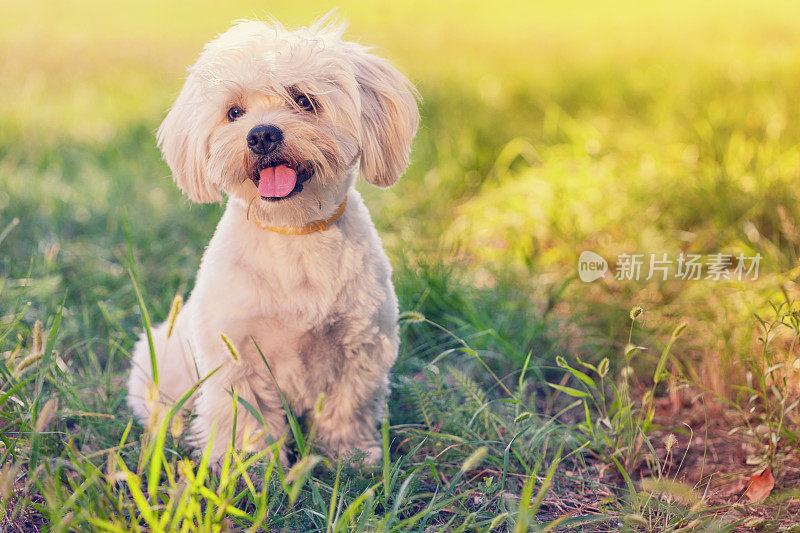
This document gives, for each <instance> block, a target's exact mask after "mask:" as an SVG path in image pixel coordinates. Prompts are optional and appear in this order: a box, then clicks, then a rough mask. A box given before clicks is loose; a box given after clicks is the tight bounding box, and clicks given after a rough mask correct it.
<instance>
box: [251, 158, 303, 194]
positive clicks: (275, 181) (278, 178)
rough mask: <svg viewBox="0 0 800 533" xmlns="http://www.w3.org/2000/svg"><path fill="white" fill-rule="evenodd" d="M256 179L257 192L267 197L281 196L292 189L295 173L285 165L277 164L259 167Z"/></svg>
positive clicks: (295, 180)
mask: <svg viewBox="0 0 800 533" xmlns="http://www.w3.org/2000/svg"><path fill="white" fill-rule="evenodd" d="M258 179H259V181H258V194H260V195H261V196H264V197H267V198H282V197H284V196H286V195H287V194H289V193H290V192H292V189H294V186H295V184H296V183H297V174H296V173H295V171H294V170H292V169H291V168H289V167H287V166H286V165H278V166H277V167H267V168H263V169H261V172H259V173H258Z"/></svg>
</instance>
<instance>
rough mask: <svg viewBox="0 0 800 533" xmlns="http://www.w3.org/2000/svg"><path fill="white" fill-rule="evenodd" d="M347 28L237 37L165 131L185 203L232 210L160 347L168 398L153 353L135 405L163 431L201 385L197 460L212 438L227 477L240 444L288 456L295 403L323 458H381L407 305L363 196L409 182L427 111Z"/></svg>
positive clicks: (164, 144) (163, 142) (247, 24)
mask: <svg viewBox="0 0 800 533" xmlns="http://www.w3.org/2000/svg"><path fill="white" fill-rule="evenodd" d="M343 29H344V28H343V26H341V25H336V24H331V23H329V22H325V21H321V22H317V23H315V24H313V25H312V26H310V27H308V28H301V29H299V30H296V31H289V30H287V29H286V28H284V27H283V26H281V25H280V24H278V23H274V22H270V23H265V22H258V21H244V22H239V23H237V24H235V25H234V26H233V27H232V28H231V29H230V30H228V31H227V32H225V33H224V34H222V35H220V36H219V37H218V38H216V39H214V40H213V41H211V42H210V43H208V44H207V45H206V46H205V48H204V50H203V52H202V53H201V55H200V58H199V59H198V61H197V62H196V63H195V64H194V66H192V67H191V68H190V69H189V74H188V77H187V79H186V83H185V85H184V86H183V89H182V90H181V92H180V95H179V96H178V99H177V101H176V102H175V104H174V105H173V107H172V108H171V110H170V111H169V113H168V114H167V116H166V118H165V119H164V122H163V123H162V124H161V126H160V128H159V129H158V134H157V138H158V144H159V147H160V148H161V151H162V153H163V156H164V159H165V160H166V162H167V164H168V165H169V166H170V168H171V170H172V173H173V178H174V180H175V182H176V183H177V185H178V187H180V188H181V189H182V190H183V191H184V192H185V193H186V195H187V196H188V197H189V198H190V199H192V200H194V201H196V202H218V201H221V200H222V195H221V193H222V192H224V193H225V195H226V196H227V198H228V200H227V207H226V209H225V213H224V214H223V216H222V219H221V220H220V222H219V225H218V226H217V229H216V232H215V233H214V236H213V237H212V239H211V242H210V243H209V245H208V248H207V249H206V252H205V254H204V256H203V259H202V262H201V264H200V269H199V271H198V273H197V281H196V283H195V287H194V290H193V291H192V293H191V296H190V298H189V299H188V300H187V302H186V305H185V306H183V308H182V309H181V310H180V312H179V313H178V315H177V318H176V319H175V321H174V324H167V323H164V324H161V325H160V326H158V327H157V328H155V329H154V330H153V332H152V340H153V346H154V353H155V359H156V362H157V365H156V370H157V376H158V386H157V387H156V386H155V385H154V381H155V380H154V377H153V371H152V368H151V367H152V365H151V351H150V347H149V342H148V341H147V339H146V337H145V336H143V337H142V338H141V339H140V340H139V342H138V343H137V344H136V347H135V349H134V353H133V367H132V371H131V376H130V381H129V396H128V403H129V405H130V407H131V408H132V409H133V411H134V413H135V414H136V416H137V417H139V418H140V419H141V420H143V421H147V420H152V419H153V417H154V416H157V415H158V413H160V412H164V411H163V409H164V406H165V404H166V405H167V406H168V405H170V403H174V402H176V401H177V400H178V399H179V398H181V397H182V396H183V395H184V394H185V393H186V392H187V391H189V390H191V389H192V388H193V387H194V386H195V385H197V384H198V383H199V387H198V389H197V392H196V394H195V395H194V396H193V399H192V400H190V401H189V403H187V404H185V405H186V407H189V408H191V409H192V410H193V412H194V413H195V414H196V417H195V418H194V419H193V420H192V422H191V425H190V427H189V434H190V437H191V438H192V439H193V442H194V443H195V444H196V445H197V446H198V447H201V448H204V447H205V446H206V445H208V443H209V441H211V440H212V435H216V438H213V442H212V444H211V455H212V459H215V460H218V459H220V458H221V457H222V456H223V454H224V453H225V450H226V447H227V446H228V444H229V443H230V442H231V435H232V433H233V432H234V431H235V437H234V439H235V443H236V446H237V447H239V448H244V449H249V450H256V449H259V448H261V449H263V447H264V446H266V445H267V442H268V440H269V439H275V440H278V439H280V437H281V436H282V435H283V434H284V432H285V431H286V427H287V422H286V416H285V413H284V407H283V405H284V403H283V402H284V400H285V401H286V403H287V404H288V405H289V407H290V409H291V410H292V412H293V413H295V414H297V415H307V416H309V417H310V418H311V422H312V423H313V424H314V425H315V427H316V432H317V435H318V439H319V443H320V445H321V446H322V448H323V449H324V450H326V451H327V452H328V453H330V454H333V455H336V454H342V453H347V452H351V451H353V450H356V449H357V450H361V451H363V452H365V453H366V457H367V460H368V461H373V462H374V461H378V460H379V459H380V456H381V447H380V445H379V442H378V439H377V423H378V421H379V420H380V419H381V418H382V416H383V406H384V402H385V400H386V397H387V392H388V377H387V376H388V373H389V370H390V368H391V366H392V364H393V363H394V361H395V359H396V357H397V351H398V347H399V338H398V327H397V318H398V309H397V298H396V296H395V293H394V288H393V287H392V283H391V266H390V265H389V261H388V259H387V258H386V254H385V253H384V251H383V248H382V246H381V242H380V240H379V238H378V234H377V232H376V230H375V227H374V226H373V224H372V221H371V219H370V216H369V213H368V211H367V208H366V207H365V206H364V202H363V201H362V199H361V196H360V195H359V194H358V192H356V190H355V188H354V183H355V181H356V177H357V175H358V174H359V171H360V174H361V175H362V176H363V178H364V179H365V180H366V181H367V182H369V183H371V184H373V185H377V186H379V187H387V186H389V185H392V184H393V183H394V182H395V181H396V180H397V179H398V178H399V177H400V176H401V175H402V174H403V172H404V171H405V169H406V166H407V165H408V157H409V150H410V146H411V140H412V138H413V136H414V134H415V133H416V130H417V124H418V122H419V112H418V109H417V102H416V96H417V95H416V91H415V89H414V87H413V86H412V85H411V83H410V82H409V81H408V80H407V79H406V78H405V77H404V76H403V75H402V74H401V73H400V72H398V71H397V70H395V69H394V68H393V67H392V66H391V65H390V64H389V63H388V62H387V61H385V60H384V59H381V58H379V57H377V56H375V55H373V54H372V53H370V51H369V50H368V49H367V48H365V47H364V46H361V45H359V44H356V43H352V42H347V41H344V40H342V33H343ZM262 354H263V358H262ZM265 360H266V361H265ZM265 362H266V363H267V364H265ZM208 376H210V377H208ZM281 394H282V395H283V397H284V399H283V400H282V398H281ZM234 395H238V398H240V399H241V400H244V401H245V402H246V403H247V404H249V406H252V407H255V408H256V409H257V410H258V411H259V412H260V414H261V417H262V418H263V420H264V422H265V424H266V428H262V424H261V422H260V421H259V420H257V419H256V417H254V416H253V414H252V413H251V410H250V409H248V408H246V407H245V406H244V405H243V404H242V402H240V403H239V405H238V408H236V409H234ZM320 398H322V400H321V407H320V405H317V404H318V402H320ZM315 405H317V407H316V408H315ZM259 432H260V435H259ZM254 436H255V437H254ZM281 454H282V455H281V457H282V460H284V461H285V460H286V455H285V451H282V452H281Z"/></svg>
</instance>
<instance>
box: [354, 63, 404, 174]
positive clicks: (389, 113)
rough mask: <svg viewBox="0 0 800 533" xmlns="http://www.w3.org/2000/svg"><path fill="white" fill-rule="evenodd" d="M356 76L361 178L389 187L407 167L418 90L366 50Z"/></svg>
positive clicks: (356, 69)
mask: <svg viewBox="0 0 800 533" xmlns="http://www.w3.org/2000/svg"><path fill="white" fill-rule="evenodd" d="M355 75H356V81H357V82H358V87H359V93H360V95H361V132H360V133H361V175H362V176H364V179H366V180H367V181H368V182H369V183H371V184H373V185H377V186H378V187H388V186H390V185H392V184H393V183H394V182H396V181H397V180H398V179H399V178H400V176H402V175H403V172H405V170H406V167H407V166H408V155H409V152H410V150H411V139H413V138H414V134H415V133H416V132H417V126H418V125H419V109H418V108H417V99H416V97H417V91H416V89H415V88H414V86H413V85H412V84H411V82H410V81H408V79H407V78H406V77H405V76H403V75H402V74H401V73H400V72H398V71H397V69H395V68H394V67H392V66H391V65H390V64H389V62H388V61H386V60H384V59H381V58H379V57H377V56H374V55H372V54H370V53H367V52H365V51H363V50H359V51H358V52H357V53H356V59H355Z"/></svg>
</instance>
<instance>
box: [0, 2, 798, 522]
mask: <svg viewBox="0 0 800 533" xmlns="http://www.w3.org/2000/svg"><path fill="white" fill-rule="evenodd" d="M330 7H331V6H330V5H328V4H325V3H322V2H314V3H311V4H304V5H303V6H302V7H300V6H289V5H281V6H277V5H276V6H275V7H274V11H273V14H274V15H275V16H276V17H278V18H279V19H280V20H282V21H285V22H287V23H289V24H301V23H307V22H308V21H309V20H310V19H311V18H313V17H314V16H316V15H320V14H322V13H324V12H326V11H328V9H329V8H330ZM122 9H123V8H121V7H120V6H119V5H117V4H113V3H100V2H96V1H94V0H80V1H77V2H71V3H70V4H69V6H68V7H67V5H66V4H64V5H62V4H59V3H57V2H51V1H43V0H37V1H33V2H27V3H24V4H21V3H18V4H14V5H10V6H4V7H3V8H2V12H3V16H2V17H0V75H2V77H3V79H4V80H7V82H6V83H5V84H4V94H3V99H2V100H0V354H2V358H0V458H1V459H0V498H2V501H3V509H2V513H3V514H2V522H0V523H2V524H3V527H4V528H5V529H9V530H12V531H14V530H17V531H27V530H38V529H53V530H73V529H76V530H77V529H80V530H121V531H130V530H140V529H141V530H144V529H146V530H151V531H155V530H160V529H161V530H177V529H181V528H185V529H187V530H209V529H215V530H219V531H222V530H230V529H234V530H247V529H248V528H249V529H250V530H258V529H259V528H261V529H285V530H319V531H322V530H324V531H340V530H368V531H373V530H385V531H390V530H395V531H409V530H419V531H422V530H431V529H440V530H452V531H466V530H470V531H473V530H484V531H485V530H514V531H525V530H528V529H533V530H547V529H548V528H549V529H558V528H562V529H563V528H569V527H572V528H578V529H583V530H608V529H619V527H620V526H618V525H617V524H623V526H622V527H623V528H627V529H629V530H637V531H674V530H679V529H680V528H690V529H693V530H701V529H707V530H725V529H731V528H734V527H745V525H747V524H750V525H752V524H753V523H754V522H742V520H741V519H742V517H743V516H745V515H746V513H745V514H742V513H739V514H736V513H734V511H735V509H734V508H733V507H730V506H719V505H717V504H714V503H710V502H711V499H712V498H711V496H710V492H709V491H710V490H711V489H710V488H709V487H710V485H709V484H708V483H700V482H698V483H694V482H691V483H688V484H687V482H686V481H685V479H684V478H683V477H679V475H678V474H677V473H675V469H674V466H675V464H676V463H677V464H680V463H681V462H682V461H681V460H679V459H678V455H679V453H683V454H685V453H687V452H686V450H684V451H682V452H681V451H679V450H678V449H677V448H675V446H674V445H673V446H672V447H668V446H666V445H665V444H664V443H662V442H661V441H660V439H661V438H662V437H663V436H664V435H665V433H664V430H662V429H661V428H659V427H658V426H659V425H663V424H664V423H665V422H664V421H663V420H659V419H658V416H657V409H656V408H655V405H656V403H657V400H658V399H659V398H663V397H670V398H671V397H673V396H674V395H680V394H690V393H689V392H682V391H688V390H691V391H693V392H691V394H695V393H698V391H699V392H702V393H703V397H704V398H705V400H706V404H707V405H708V406H709V407H708V408H709V409H711V410H712V411H713V410H714V409H717V411H715V412H716V413H717V414H718V415H720V416H719V418H723V416H722V414H726V416H727V413H729V412H733V413H735V415H736V416H734V417H733V418H725V422H724V424H727V427H726V430H727V429H730V430H731V431H732V434H733V437H732V438H740V436H742V437H741V438H747V439H748V442H753V443H755V444H754V446H755V449H754V452H753V454H752V456H753V458H754V460H753V463H754V464H753V465H751V466H752V468H753V469H756V468H763V467H771V468H772V469H773V470H774V471H775V473H776V475H778V474H779V472H780V469H781V467H782V465H785V464H786V463H787V461H790V459H791V457H792V456H793V454H794V453H795V451H796V449H797V446H798V443H799V442H798V441H799V440H800V439H799V438H798V428H797V417H796V407H797V403H796V402H797V398H798V394H800V381H799V380H798V376H799V375H800V374H798V372H799V371H798V368H797V365H795V364H794V362H795V359H796V357H797V343H796V339H797V335H798V333H797V332H798V326H797V310H796V307H797V305H796V302H797V300H798V291H799V290H800V289H798V286H797V282H796V279H797V274H798V272H797V267H796V265H797V260H798V257H800V239H799V238H798V234H800V232H798V227H799V225H800V197H798V196H799V194H800V193H798V188H797V183H800V145H799V144H798V139H800V116H799V114H800V110H798V107H797V106H796V105H794V103H793V102H794V95H795V94H797V93H798V89H800V42H798V39H799V38H798V36H797V32H796V31H795V27H794V24H793V21H795V20H797V17H798V15H800V8H798V7H797V6H796V5H795V4H793V3H791V2H782V1H777V0H775V1H770V2H767V4H764V3H763V2H751V1H742V2H737V3H735V4H733V5H731V4H729V3H723V2H716V1H713V2H708V3H705V4H703V5H701V6H697V5H694V4H693V3H690V2H685V1H678V2H671V3H666V2H662V3H656V4H641V3H635V2H621V3H615V4H613V5H608V6H601V5H598V4H596V3H590V2H585V1H582V0H573V1H569V2H566V3H560V4H558V5H545V4H541V5H537V4H530V5H527V6H522V5H516V4H514V5H512V4H511V3H508V4H505V3H501V4H496V3H492V4H486V3H479V2H468V3H467V4H463V3H458V4H455V3H447V2H446V3H440V4H432V3H423V2H406V3H403V4H392V5H391V6H383V7H380V8H379V7H376V6H375V5H373V4H371V3H366V2H348V3H346V4H343V5H342V7H341V8H340V10H339V12H340V14H341V15H342V16H343V17H345V18H347V19H348V20H349V21H350V23H351V29H350V30H348V33H347V35H348V36H349V37H351V38H353V39H357V40H359V41H362V42H365V43H371V44H375V45H377V47H378V49H379V52H380V53H383V54H384V55H386V56H388V57H390V58H392V59H393V60H394V62H395V63H396V64H397V65H398V66H399V67H400V68H401V69H402V70H403V71H405V72H407V73H408V74H409V76H410V78H411V79H412V80H414V82H415V83H416V84H417V86H418V88H419V90H420V92H421V94H422V95H423V102H422V104H421V105H422V108H421V111H422V116H423V123H422V128H421V130H420V132H419V135H418V137H417V139H416V141H415V145H414V151H413V162H412V166H411V168H410V169H409V171H408V173H407V175H406V177H405V178H404V179H403V180H401V181H400V182H399V183H398V184H397V186H395V187H393V188H392V189H390V190H388V191H378V190H374V189H370V188H369V187H367V186H364V185H363V184H361V185H359V187H360V189H361V190H362V192H363V194H364V195H365V197H366V199H367V203H368V205H369V206H370V208H371V211H372V213H373V216H374V218H375V221H376V224H377V226H378V228H379V230H380V232H381V235H382V238H383V241H384V244H385V246H386V248H387V251H388V252H389V255H390V258H391V260H392V264H393V265H394V267H395V275H394V282H395V285H396V288H397V291H398V296H399V298H400V302H401V308H402V310H403V311H404V314H403V318H402V322H401V328H402V348H401V355H400V359H399V360H398V363H397V366H396V368H395V372H394V374H393V376H392V396H391V398H390V401H389V410H388V413H389V416H388V419H387V421H386V422H385V423H384V427H383V433H382V435H383V445H384V448H385V449H386V450H388V452H389V453H387V454H385V461H384V463H383V464H382V465H380V466H379V467H378V468H377V469H372V470H370V469H357V470H355V471H350V470H348V467H347V466H346V465H344V464H335V463H333V464H332V463H330V462H327V461H325V460H322V459H321V458H319V457H318V456H317V455H316V454H315V451H314V448H313V443H312V442H311V441H312V440H313V439H309V445H308V446H305V438H306V437H308V436H309V435H308V432H309V431H312V428H305V429H304V430H303V431H305V432H306V433H298V434H297V435H294V436H287V438H289V440H290V441H291V442H290V445H291V446H293V447H294V448H295V449H296V450H297V451H298V454H299V456H300V461H299V462H298V463H297V464H296V465H295V466H294V467H293V468H292V469H287V470H283V469H281V468H280V467H278V466H273V464H274V463H271V462H270V461H269V458H270V454H271V451H268V452H265V453H263V454H260V455H256V456H243V455H241V454H240V453H238V452H235V451H231V453H230V454H229V455H228V456H227V459H228V461H229V463H227V469H226V470H224V471H223V472H222V473H221V474H219V475H215V474H212V473H210V472H209V471H208V468H207V465H206V464H205V463H204V461H203V455H202V453H201V454H199V455H193V454H192V451H191V449H190V448H188V447H187V445H186V443H185V442H184V441H183V439H182V438H181V436H180V433H181V432H180V430H181V427H180V426H181V422H179V421H176V419H174V418H173V419H170V418H168V417H167V418H165V419H164V420H162V421H161V423H160V424H155V425H153V426H152V427H149V428H141V427H139V426H138V425H137V424H131V423H130V412H129V411H128V410H127V408H126V407H125V405H124V383H125V376H126V371H127V368H128V366H129V363H128V356H129V353H128V350H130V348H131V347H132V344H133V341H134V340H135V338H136V337H137V336H138V334H139V333H140V332H141V328H142V308H141V306H140V304H139V300H138V298H137V294H136V292H135V290H134V286H133V284H132V283H131V277H130V276H129V272H128V270H129V269H130V268H134V269H135V271H136V274H137V279H138V281H139V286H140V288H141V291H142V295H143V300H144V303H145V305H146V308H147V310H148V312H149V315H150V317H151V319H152V320H153V321H160V320H163V319H164V318H165V317H166V316H167V314H168V312H169V309H170V305H171V302H172V301H173V297H174V296H175V295H176V294H181V295H186V294H187V293H188V291H189V290H191V287H192V283H193V279H194V273H195V272H196V269H197V265H198V262H199V259H200V255H201V253H202V250H203V247H204V246H205V244H206V242H207V241H208V238H209V236H210V234H211V232H212V231H213V228H214V226H215V224H216V221H217V219H218V217H219V215H220V213H221V210H222V207H221V206H216V205H210V206H196V205H190V204H189V203H188V202H187V201H186V200H183V199H181V197H180V194H179V193H178V191H177V190H176V189H175V187H174V186H173V185H172V183H171V182H170V178H169V171H168V169H167V167H166V165H165V164H164V163H163V162H162V161H161V158H160V155H159V154H158V151H157V150H156V148H155V142H154V138H153V131H154V129H155V128H156V126H157V125H158V123H159V120H160V118H161V117H162V116H163V111H164V110H165V109H166V108H167V107H168V105H169V103H170V101H171V99H172V98H174V96H175V94H176V93H177V91H178V89H179V87H180V83H181V76H182V73H183V69H184V67H185V65H187V64H189V63H190V62H191V61H192V60H193V59H194V57H195V56H196V54H197V52H198V51H199V49H200V47H201V46H202V44H203V43H204V42H205V41H206V40H208V38H209V37H210V36H212V35H214V34H215V33H217V32H220V31H223V30H224V29H225V28H226V27H227V25H228V24H229V22H230V20H232V19H235V18H240V17H248V16H264V15H266V13H264V12H261V11H259V10H254V9H253V7H252V6H250V5H247V4H246V3H244V2H234V3H225V4H224V5H223V4H218V3H211V2H201V3H199V4H191V5H190V4H181V3H173V4H170V5H163V3H157V2H152V1H144V2H137V3H136V5H135V6H126V7H125V9H126V10H127V11H126V12H124V13H123V12H121V11H120V10H122ZM410 28H413V32H412V33H413V38H411V37H410V33H409V29H410ZM431 51H435V53H431ZM9 80H10V83H9ZM583 250H593V251H595V252H597V253H599V254H600V255H601V256H603V257H605V258H606V259H608V260H609V262H610V263H611V267H612V269H613V268H614V267H615V264H614V263H615V261H614V258H616V257H617V256H618V255H619V254H621V253H637V252H638V253H656V254H661V253H667V254H668V255H669V257H671V258H676V257H677V256H678V254H679V253H681V252H683V253H686V254H689V253H697V254H705V255H707V254H713V253H730V254H738V253H744V254H745V255H755V254H756V253H759V254H761V255H762V256H763V258H764V259H763V261H762V263H761V265H760V275H759V278H758V280H753V281H742V282H736V281H713V280H698V281H685V280H678V279H674V278H671V279H668V280H666V281H661V280H659V279H654V280H651V281H644V280H642V281H638V282H637V281H623V280H617V279H614V278H613V277H612V276H606V277H605V278H603V280H602V281H596V282H594V283H583V282H581V281H579V280H578V279H577V275H576V272H577V271H576V265H577V259H578V256H579V254H580V252H581V251H583ZM131 258H132V261H131ZM636 306H641V307H643V308H644V309H645V310H646V311H645V312H644V313H643V314H641V315H639V314H637V315H636V317H635V320H633V319H632V318H631V316H630V312H631V309H632V308H634V307H636ZM756 317H758V318H756ZM684 323H685V324H686V326H685V330H683V332H682V333H681V335H680V336H679V337H676V336H675V335H674V334H673V332H674V331H676V328H677V327H679V325H681V324H684ZM676 391H677V392H676ZM232 407H233V405H232ZM712 415H713V413H712ZM678 418H679V419H680V417H678ZM297 427H298V428H302V427H303V424H302V421H300V423H298V425H297ZM678 429H680V428H678ZM678 434H679V435H680V433H678ZM301 435H304V436H301ZM220 438H226V436H220ZM667 448H669V449H667ZM665 452H666V454H667V455H666V456H665V455H664V454H665ZM745 469H746V467H745V466H744V465H743V466H742V472H743V471H745ZM739 473H741V472H728V474H731V475H733V474H739ZM778 477H779V479H782V478H780V476H778ZM780 489H783V490H784V491H791V489H792V487H790V486H782V487H780ZM783 494H784V496H785V495H786V494H789V493H787V492H784V493H783ZM784 499H787V500H788V499H789V497H788V496H786V497H785V498H784ZM781 509H783V510H781ZM773 511H774V513H773V514H774V516H784V515H785V508H778V507H776V508H774V509H773ZM737 512H738V511H737ZM771 512H772V511H771ZM782 512H783V513H784V515H780V513H782ZM732 513H733V514H732ZM767 520H768V521H767V522H764V523H766V524H770V523H773V522H769V520H773V518H770V517H768V519H767ZM775 520H777V519H775ZM776 523H777V522H776ZM762 525H763V524H762ZM776 527H777V526H776Z"/></svg>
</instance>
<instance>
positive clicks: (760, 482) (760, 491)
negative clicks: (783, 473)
mask: <svg viewBox="0 0 800 533" xmlns="http://www.w3.org/2000/svg"><path fill="white" fill-rule="evenodd" d="M773 487H775V478H774V477H772V472H770V470H769V468H765V469H764V470H762V471H761V472H759V473H758V474H753V475H752V476H750V481H748V482H747V490H745V491H744V495H745V496H747V499H748V500H750V501H751V502H760V501H762V500H764V499H765V498H766V497H767V496H769V493H770V492H772V489H773Z"/></svg>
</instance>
